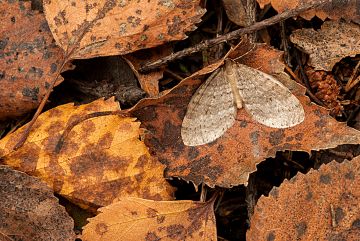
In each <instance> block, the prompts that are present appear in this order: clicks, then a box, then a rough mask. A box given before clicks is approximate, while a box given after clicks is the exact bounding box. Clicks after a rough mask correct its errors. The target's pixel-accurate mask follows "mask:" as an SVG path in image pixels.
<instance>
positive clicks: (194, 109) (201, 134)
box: [181, 68, 237, 146]
mask: <svg viewBox="0 0 360 241" xmlns="http://www.w3.org/2000/svg"><path fill="white" fill-rule="evenodd" d="M233 99H234V98H233V95H232V91H231V86H230V84H229V82H227V80H226V78H225V77H224V70H223V69H222V68H220V69H217V70H216V71H215V72H214V73H213V74H212V75H211V76H210V77H209V78H208V79H207V80H206V81H205V83H204V84H202V85H201V86H200V87H199V88H198V89H197V91H196V92H195V94H194V95H193V96H192V98H191V100H190V102H189V104H188V108H187V111H186V114H185V117H184V119H183V122H182V125H181V138H182V140H183V142H184V144H185V145H187V146H198V145H203V144H207V143H210V142H213V141H214V140H216V139H217V138H219V137H220V136H222V135H223V134H224V133H225V132H226V130H227V129H229V128H230V127H231V126H232V125H233V124H234V123H235V117H236V113H237V112H236V106H235V105H234V101H233Z"/></svg>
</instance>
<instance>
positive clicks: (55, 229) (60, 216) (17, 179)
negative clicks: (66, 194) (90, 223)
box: [0, 165, 75, 241]
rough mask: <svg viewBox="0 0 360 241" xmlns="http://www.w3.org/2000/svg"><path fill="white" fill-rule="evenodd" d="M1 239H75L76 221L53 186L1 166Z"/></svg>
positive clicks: (35, 240)
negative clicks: (68, 212) (74, 228)
mask: <svg viewBox="0 0 360 241" xmlns="http://www.w3.org/2000/svg"><path fill="white" fill-rule="evenodd" d="M0 212H1V215H0V240H4V241H7V240H34V241H37V240H74V239H75V233H74V231H73V227H74V222H73V220H72V219H71V218H70V217H69V215H68V214H67V213H66V211H65V208H64V207H62V206H60V205H59V203H58V199H57V198H56V197H54V194H53V192H52V190H51V189H50V188H48V187H47V186H46V185H45V184H44V183H42V182H41V181H40V180H38V179H37V178H34V177H30V176H28V175H26V174H25V173H22V172H19V171H15V170H12V169H10V168H9V167H6V166H1V165H0Z"/></svg>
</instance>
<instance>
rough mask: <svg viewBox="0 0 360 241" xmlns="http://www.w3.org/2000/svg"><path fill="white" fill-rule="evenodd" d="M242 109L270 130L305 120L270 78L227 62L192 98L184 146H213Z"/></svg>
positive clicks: (184, 127) (293, 100) (289, 95)
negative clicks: (211, 144) (211, 143)
mask: <svg viewBox="0 0 360 241" xmlns="http://www.w3.org/2000/svg"><path fill="white" fill-rule="evenodd" d="M243 107H244V108H245V110H246V111H247V113H249V114H250V115H251V117H252V118H253V119H254V120H255V121H257V122H259V123H261V124H263V125H265V126H269V127H273V128H288V127H292V126H295V125H298V124H300V123H301V122H302V121H303V120H304V119H305V113H304V109H303V107H302V105H301V104H300V101H299V100H298V99H297V98H296V97H295V96H294V95H293V94H292V93H291V92H290V90H289V89H288V88H286V87H285V86H284V85H283V84H281V83H280V82H279V81H278V80H277V79H275V78H274V77H273V76H271V75H268V74H265V73H263V72H261V71H259V70H256V69H254V68H251V67H248V66H246V65H242V64H239V63H236V62H234V61H231V60H226V61H225V65H224V66H223V67H221V68H219V69H217V70H216V71H214V72H213V73H212V75H211V76H210V77H209V78H208V79H207V80H206V81H205V83H204V84H203V85H201V86H200V87H199V88H198V90H197V91H196V92H195V94H194V95H193V97H192V98H191V100H190V103H189V105H188V109H187V112H186V114H185V117H184V120H183V122H182V126H181V137H182V140H183V142H184V144H185V145H187V146H198V145H203V144H206V143H210V142H213V141H214V140H216V139H217V138H219V137H220V136H222V135H223V134H224V133H225V132H226V130H227V129H229V128H230V127H231V126H232V125H233V124H234V123H235V118H236V115H237V109H238V108H239V109H240V108H243Z"/></svg>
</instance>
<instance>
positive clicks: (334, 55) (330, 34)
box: [290, 21, 360, 71]
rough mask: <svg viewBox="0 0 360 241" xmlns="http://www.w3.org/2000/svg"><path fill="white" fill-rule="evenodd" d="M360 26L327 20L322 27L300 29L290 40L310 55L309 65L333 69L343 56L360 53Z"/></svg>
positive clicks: (318, 68)
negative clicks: (316, 29)
mask: <svg viewBox="0 0 360 241" xmlns="http://www.w3.org/2000/svg"><path fill="white" fill-rule="evenodd" d="M359 39H360V26H359V25H358V24H355V23H346V22H342V21H327V22H325V23H324V24H323V25H322V26H321V29H320V30H318V31H315V30H314V29H300V30H297V31H295V32H294V33H292V34H291V36H290V40H291V42H293V43H294V44H296V45H297V46H298V47H299V48H300V49H301V50H303V51H304V52H305V53H307V54H309V55H310V63H309V65H311V66H313V67H315V69H316V70H326V71H331V70H332V68H333V67H334V65H335V64H336V63H337V62H339V61H340V60H341V59H342V58H345V57H348V56H355V55H356V54H360V41H359Z"/></svg>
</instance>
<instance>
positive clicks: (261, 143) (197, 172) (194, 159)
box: [132, 53, 360, 187]
mask: <svg viewBox="0 0 360 241" xmlns="http://www.w3.org/2000/svg"><path fill="white" fill-rule="evenodd" d="M251 54H253V53H249V56H248V58H251ZM253 56H254V58H255V57H256V56H257V55H256V54H254V55H253ZM267 61H268V62H270V63H271V62H273V63H276V62H277V61H274V59H268V60H267ZM254 62H255V61H254ZM242 64H246V63H244V62H242ZM258 64H259V67H258V69H262V68H261V67H260V66H262V65H263V63H262V62H261V61H259V63H258ZM265 65H268V64H265ZM272 69H276V68H272ZM277 79H279V80H282V78H281V75H279V76H277ZM200 84H201V81H200V80H199V79H195V78H188V79H186V80H184V81H182V82H181V83H180V84H179V85H178V86H177V87H175V88H174V89H172V91H170V92H169V93H168V94H167V95H165V96H163V97H161V98H159V99H157V100H143V101H142V102H140V103H139V104H138V105H137V106H136V107H135V108H134V109H133V110H132V113H133V114H134V115H135V116H136V117H137V118H139V119H140V120H141V122H142V124H143V126H144V127H145V128H146V129H147V130H148V133H149V135H147V136H146V139H145V143H146V144H147V146H149V148H150V151H151V153H152V154H153V155H156V156H157V157H158V158H159V160H160V161H161V162H162V163H164V164H165V165H167V169H166V176H168V177H170V176H176V177H181V178H182V179H184V180H187V181H192V182H194V183H195V184H196V185H198V184H200V183H202V182H205V183H206V184H207V185H209V186H215V185H218V186H222V187H231V186H234V185H239V184H246V183H247V179H248V176H249V174H250V173H252V172H254V171H255V170H256V164H258V163H259V162H261V161H262V160H264V159H265V158H268V157H273V156H275V153H276V152H277V151H284V150H293V151H306V152H310V151H311V150H320V149H327V148H332V147H335V146H338V145H341V144H351V143H353V144H355V143H359V141H360V133H359V132H358V131H356V130H355V129H352V128H349V127H347V126H346V124H345V123H339V122H337V121H336V120H335V119H333V118H331V117H330V116H329V115H328V112H327V111H326V110H325V109H324V108H322V107H319V106H317V105H315V104H313V103H310V100H309V99H308V97H306V96H305V95H304V93H305V90H304V88H303V87H301V86H299V85H297V84H296V83H295V82H294V81H291V80H288V81H287V82H286V83H285V82H283V84H285V86H287V87H288V88H289V89H290V90H291V91H292V93H293V94H294V95H295V96H296V97H297V98H298V99H299V100H300V103H301V104H302V106H303V108H304V110H305V120H304V122H303V123H301V124H299V125H297V126H295V127H292V128H287V129H275V128H270V127H266V126H264V125H261V124H259V123H257V122H254V121H253V120H252V119H251V117H250V116H249V115H248V114H247V113H246V111H245V110H243V109H242V110H239V111H238V114H237V117H236V122H235V124H234V126H233V127H231V128H230V129H229V130H228V131H227V132H226V133H225V134H224V135H223V136H222V137H221V138H219V139H217V140H216V141H215V142H213V143H211V144H209V145H203V146H197V147H188V146H185V145H184V144H183V142H182V140H181V136H180V129H181V123H182V121H183V118H184V115H185V112H186V110H187V106H188V103H189V101H190V98H191V97H192V95H193V93H194V92H195V91H196V89H197V88H198V87H199V85H200Z"/></svg>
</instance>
